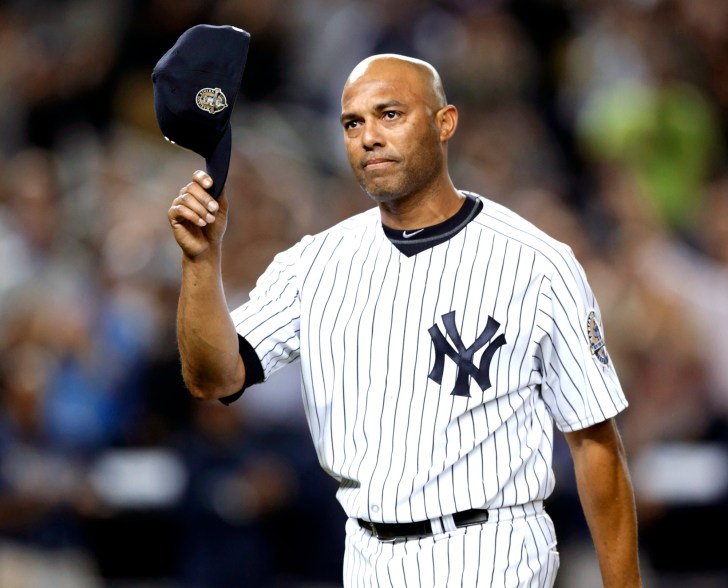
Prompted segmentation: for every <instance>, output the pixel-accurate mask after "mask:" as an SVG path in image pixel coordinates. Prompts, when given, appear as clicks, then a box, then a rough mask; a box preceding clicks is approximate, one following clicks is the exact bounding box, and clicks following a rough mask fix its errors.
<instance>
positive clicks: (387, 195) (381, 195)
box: [359, 183, 402, 203]
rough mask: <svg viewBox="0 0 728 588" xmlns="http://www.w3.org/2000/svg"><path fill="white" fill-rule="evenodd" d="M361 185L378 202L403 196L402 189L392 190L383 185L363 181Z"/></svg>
mask: <svg viewBox="0 0 728 588" xmlns="http://www.w3.org/2000/svg"><path fill="white" fill-rule="evenodd" d="M359 186H360V187H361V189H362V190H363V191H364V193H365V194H366V195H367V196H369V198H371V199H372V200H374V202H377V203H383V202H392V201H394V200H398V199H399V198H401V197H402V194H401V191H400V190H392V189H387V188H385V187H383V186H372V185H366V184H362V183H360V184H359Z"/></svg>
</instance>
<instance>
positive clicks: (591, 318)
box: [586, 310, 609, 365]
mask: <svg viewBox="0 0 728 588" xmlns="http://www.w3.org/2000/svg"><path fill="white" fill-rule="evenodd" d="M586 332H587V335H588V336H589V347H590V349H591V353H592V355H593V356H594V357H596V358H597V359H598V360H599V361H600V362H601V363H603V364H604V365H607V364H608V363H609V355H607V347H606V343H605V342H604V333H603V330H602V326H601V325H600V324H599V321H598V320H597V313H596V312H595V311H593V310H590V311H589V314H588V315H587V317H586Z"/></svg>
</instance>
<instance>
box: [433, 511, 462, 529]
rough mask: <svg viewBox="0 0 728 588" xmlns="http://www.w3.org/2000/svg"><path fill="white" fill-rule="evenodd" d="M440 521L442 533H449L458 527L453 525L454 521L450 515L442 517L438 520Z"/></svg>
mask: <svg viewBox="0 0 728 588" xmlns="http://www.w3.org/2000/svg"><path fill="white" fill-rule="evenodd" d="M440 520H441V521H442V528H443V530H444V531H446V532H449V533H451V532H453V531H456V530H457V528H458V527H457V525H456V524H455V519H453V516H452V515H444V516H443V517H441V518H440ZM433 529H434V526H433Z"/></svg>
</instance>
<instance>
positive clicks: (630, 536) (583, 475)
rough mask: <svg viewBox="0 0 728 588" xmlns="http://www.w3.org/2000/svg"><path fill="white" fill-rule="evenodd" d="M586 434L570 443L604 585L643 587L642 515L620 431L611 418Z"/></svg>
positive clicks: (623, 587) (629, 587)
mask: <svg viewBox="0 0 728 588" xmlns="http://www.w3.org/2000/svg"><path fill="white" fill-rule="evenodd" d="M593 433H596V434H593ZM585 434H586V437H584V438H582V439H581V442H574V441H573V440H572V442H570V445H571V447H572V455H573V457H574V466H575V469H576V479H577V484H578V490H579V497H580V500H581V504H582V508H583V509H584V515H585V517H586V520H587V523H588V525H589V530H590V532H591V536H592V540H593V542H594V547H595V549H596V553H597V559H598V561H599V568H600V571H601V574H602V580H603V582H604V588H638V587H639V586H641V585H642V584H641V581H640V570H639V559H638V545H637V516H636V512H635V503H634V495H633V490H632V483H631V481H630V478H629V473H628V470H627V465H626V460H625V456H624V450H623V447H622V444H621V440H620V438H619V434H618V433H617V430H616V427H614V426H613V423H611V422H607V423H601V424H599V425H596V426H595V427H592V428H591V431H587V432H585ZM592 434H593V435H592ZM571 435H572V439H573V435H574V434H571Z"/></svg>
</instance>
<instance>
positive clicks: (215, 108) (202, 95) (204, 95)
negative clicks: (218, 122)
mask: <svg viewBox="0 0 728 588" xmlns="http://www.w3.org/2000/svg"><path fill="white" fill-rule="evenodd" d="M195 103H196V104H197V107H198V108H199V109H201V110H204V111H205V112H209V113H210V114H217V113H218V112H221V111H222V110H225V109H226V108H227V105H228V102H227V98H226V97H225V94H223V93H222V90H221V89H220V88H202V90H200V91H199V92H197V96H196V97H195Z"/></svg>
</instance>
